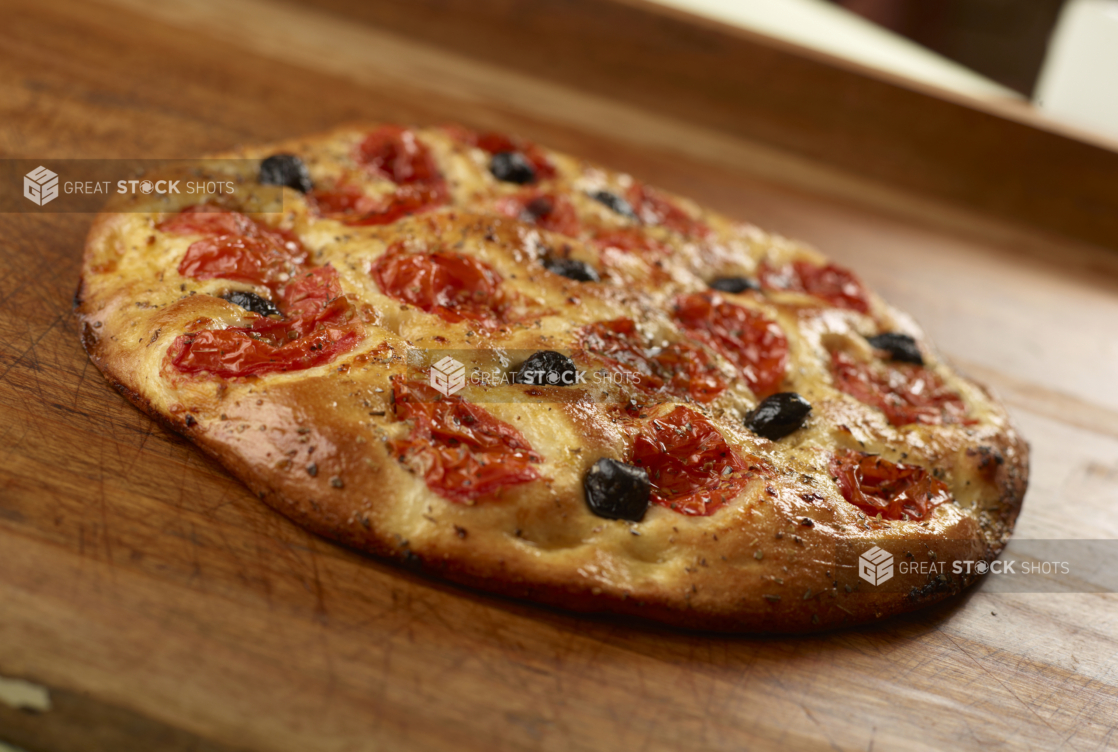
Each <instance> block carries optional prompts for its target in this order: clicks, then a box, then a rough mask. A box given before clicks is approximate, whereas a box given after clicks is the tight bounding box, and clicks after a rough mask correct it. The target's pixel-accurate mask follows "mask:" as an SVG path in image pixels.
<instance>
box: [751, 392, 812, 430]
mask: <svg viewBox="0 0 1118 752" xmlns="http://www.w3.org/2000/svg"><path fill="white" fill-rule="evenodd" d="M810 413H811V404H810V403H809V402H808V401H807V400H805V399H804V398H803V397H801V396H800V395H798V394H796V393H795V392H780V393H779V394H774V395H772V396H771V397H765V399H763V400H761V404H759V405H757V407H756V408H755V409H753V410H751V411H750V412H748V413H746V416H745V427H746V428H748V429H749V430H750V431H752V432H753V433H755V434H757V435H758V436H763V437H764V438H766V439H768V440H770V441H777V440H779V439H783V438H784V437H785V436H787V435H788V434H790V433H792V432H793V431H795V430H797V429H798V428H799V427H800V426H802V425H803V424H804V421H805V420H807V416H808V415H809V414H810Z"/></svg>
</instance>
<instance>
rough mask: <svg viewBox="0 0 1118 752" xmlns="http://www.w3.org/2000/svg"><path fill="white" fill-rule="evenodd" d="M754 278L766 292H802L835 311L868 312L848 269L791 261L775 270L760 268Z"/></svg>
mask: <svg viewBox="0 0 1118 752" xmlns="http://www.w3.org/2000/svg"><path fill="white" fill-rule="evenodd" d="M758 276H759V277H760V280H761V287H763V288H765V289H766V290H789V291H792V292H802V293H807V294H808V295H814V296H815V297H817V298H819V299H821V300H825V301H827V302H828V303H830V304H831V305H833V306H835V307H836V308H849V309H850V310H852V311H858V312H860V313H869V312H870V301H869V297H868V296H867V295H866V290H865V288H864V287H863V286H862V281H861V280H860V279H858V276H857V275H856V274H854V272H852V271H850V270H849V269H844V268H843V267H841V266H838V265H837V264H827V265H826V266H816V265H815V264H812V263H809V262H807V261H793V262H792V264H791V265H789V266H784V267H781V268H779V269H777V268H774V267H771V266H769V265H768V263H763V264H761V269H760V270H759V274H758Z"/></svg>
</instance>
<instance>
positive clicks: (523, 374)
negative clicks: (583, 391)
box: [513, 350, 578, 386]
mask: <svg viewBox="0 0 1118 752" xmlns="http://www.w3.org/2000/svg"><path fill="white" fill-rule="evenodd" d="M513 381H514V382H515V383H517V384H534V385H535V386H572V385H573V384H576V383H577V382H578V369H577V368H575V362H574V361H573V360H571V359H570V358H568V357H567V356H566V355H563V354H562V353H557V352H555V351H554V350H541V351H540V352H538V353H535V354H534V355H532V357H530V358H528V360H526V361H524V363H522V364H521V366H520V368H518V369H517V370H516V375H515V377H514V378H513Z"/></svg>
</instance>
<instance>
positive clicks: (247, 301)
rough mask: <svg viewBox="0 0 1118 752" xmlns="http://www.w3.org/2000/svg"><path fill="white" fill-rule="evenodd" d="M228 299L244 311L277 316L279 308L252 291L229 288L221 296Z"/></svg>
mask: <svg viewBox="0 0 1118 752" xmlns="http://www.w3.org/2000/svg"><path fill="white" fill-rule="evenodd" d="M221 297H222V298H224V299H225V300H228V301H229V302H230V303H232V304H233V305H237V306H240V307H241V308H244V309H245V310H246V311H252V312H253V313H259V314H260V315H261V316H279V315H280V312H279V309H278V308H276V306H275V304H274V303H273V302H272V301H270V300H268V299H267V298H262V297H260V296H259V295H257V294H256V293H254V292H242V291H241V290H230V291H229V292H227V293H225V294H224V295H222V296H221Z"/></svg>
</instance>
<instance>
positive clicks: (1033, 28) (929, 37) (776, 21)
mask: <svg viewBox="0 0 1118 752" xmlns="http://www.w3.org/2000/svg"><path fill="white" fill-rule="evenodd" d="M658 1H659V2H660V3H661V4H663V5H670V6H674V7H677V8H680V9H683V10H689V11H691V12H694V13H699V14H702V15H706V16H708V17H711V18H715V19H718V20H721V21H724V22H729V23H733V24H735V25H738V26H742V27H744V28H748V29H751V30H754V31H757V32H760V33H763V34H767V35H770V36H775V37H779V38H782V39H785V40H786V41H790V42H793V43H795V44H800V45H804V46H807V47H813V48H815V49H818V50H820V51H823V52H826V53H828V54H831V55H836V56H839V57H844V58H847V59H849V60H853V61H855V62H859V63H861V64H864V65H867V66H870V67H873V68H877V69H879V70H883V71H887V72H889V73H892V74H896V75H900V76H905V77H908V78H913V79H916V80H919V81H922V82H924V83H928V84H931V85H933V86H937V87H939V88H944V89H951V90H955V91H958V92H961V93H965V94H969V95H974V96H986V97H995V98H1002V99H1008V100H1019V101H1021V102H1026V103H1027V102H1032V103H1033V104H1035V105H1036V106H1037V107H1039V108H1041V109H1042V110H1043V111H1044V112H1045V113H1046V114H1047V115H1049V116H1050V117H1052V118H1053V119H1056V120H1059V121H1061V122H1063V123H1066V124H1068V125H1071V126H1073V127H1076V128H1080V129H1084V130H1087V131H1091V132H1093V133H1094V134H1096V135H1101V136H1105V137H1108V138H1110V139H1118V0H658Z"/></svg>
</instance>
